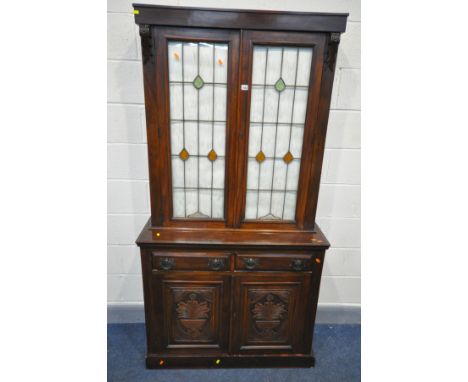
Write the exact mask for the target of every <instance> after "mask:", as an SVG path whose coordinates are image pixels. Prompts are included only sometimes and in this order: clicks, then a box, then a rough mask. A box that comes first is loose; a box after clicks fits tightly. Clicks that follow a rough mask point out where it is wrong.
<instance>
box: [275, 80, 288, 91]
mask: <svg viewBox="0 0 468 382" xmlns="http://www.w3.org/2000/svg"><path fill="white" fill-rule="evenodd" d="M275 89H276V90H278V91H279V92H280V93H281V92H282V91H283V90H284V89H286V84H285V83H284V81H283V79H282V78H280V79H279V80H278V81H276V84H275Z"/></svg>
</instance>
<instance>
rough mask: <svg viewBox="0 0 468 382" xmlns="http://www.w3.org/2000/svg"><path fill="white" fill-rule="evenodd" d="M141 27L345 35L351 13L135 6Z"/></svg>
mask: <svg viewBox="0 0 468 382" xmlns="http://www.w3.org/2000/svg"><path fill="white" fill-rule="evenodd" d="M133 8H134V9H135V10H138V12H139V13H138V14H137V15H135V21H136V23H137V24H156V25H171V26H181V27H197V28H230V29H263V30H281V31H301V32H344V31H345V30H346V19H347V17H348V13H316V12H285V11H266V10H262V11H257V10H249V9H242V10H240V9H237V10H236V9H217V8H190V7H168V6H161V5H146V4H133Z"/></svg>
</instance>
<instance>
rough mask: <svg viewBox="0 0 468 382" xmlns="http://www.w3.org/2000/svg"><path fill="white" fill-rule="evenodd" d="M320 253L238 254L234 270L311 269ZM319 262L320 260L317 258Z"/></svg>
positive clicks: (301, 270)
mask: <svg viewBox="0 0 468 382" xmlns="http://www.w3.org/2000/svg"><path fill="white" fill-rule="evenodd" d="M320 255H321V253H320V254H317V255H311V254H257V253H256V254H248V253H246V254H239V255H237V256H236V263H235V267H236V270H242V271H293V272H307V271H309V272H310V271H312V269H313V266H314V264H315V260H316V258H320ZM318 261H319V262H320V261H321V260H318Z"/></svg>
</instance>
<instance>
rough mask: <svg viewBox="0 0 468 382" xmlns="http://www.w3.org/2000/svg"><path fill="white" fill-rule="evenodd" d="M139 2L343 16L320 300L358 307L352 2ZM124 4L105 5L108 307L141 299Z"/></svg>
mask: <svg viewBox="0 0 468 382" xmlns="http://www.w3.org/2000/svg"><path fill="white" fill-rule="evenodd" d="M138 2H141V3H151V4H164V5H181V6H206V7H216V8H220V7H226V8H254V9H277V10H291V11H321V12H349V13H350V16H349V18H348V25H347V30H346V33H344V34H343V35H342V38H341V43H340V48H339V52H338V62H337V70H336V77H335V83H334V89H333V97H332V105H331V109H332V110H331V112H330V121H329V129H328V136H327V144H326V152H325V158H324V165H323V172H322V185H321V189H320V195H319V207H318V212H317V221H318V223H319V225H320V226H321V228H322V229H323V231H324V232H325V234H326V235H327V237H328V239H329V241H330V242H331V244H332V248H331V249H330V250H329V251H328V252H327V257H326V261H325V268H324V275H323V279H322V287H321V291H320V302H321V303H331V304H360V295H361V277H360V276H361V269H360V268H361V264H360V256H361V255H360V245H361V244H360V243H361V242H360V234H361V233H360V210H361V205H360V204H361V202H360V191H361V188H360V183H361V171H360V116H361V113H360V109H361V97H360V92H361V87H360V80H361V70H360V68H361V58H360V57H361V48H360V35H361V22H360V2H359V0H350V1H345V0H304V1H300V0H288V1H284V0H237V1H235V2H234V1H233V2H229V1H221V0H217V1H216V0H212V1H209V0H200V1H143V0H140V1H138ZM131 3H132V2H131V1H130V0H108V16H107V22H108V48H107V49H108V74H107V76H108V85H107V86H108V96H107V97H108V255H107V264H108V268H107V272H108V292H107V293H108V297H107V298H108V302H109V303H112V304H114V303H117V304H118V303H122V304H125V303H135V302H142V301H143V292H142V281H141V271H140V259H139V252H138V248H137V246H136V245H135V244H134V242H135V239H136V237H137V235H138V234H139V232H140V230H141V228H142V227H143V225H144V223H145V222H146V221H147V219H148V217H149V189H148V164H147V152H146V132H145V115H144V108H143V102H144V101H143V82H142V66H141V60H140V45H139V44H140V41H139V36H138V30H137V27H136V25H135V23H134V16H133V8H132V6H131Z"/></svg>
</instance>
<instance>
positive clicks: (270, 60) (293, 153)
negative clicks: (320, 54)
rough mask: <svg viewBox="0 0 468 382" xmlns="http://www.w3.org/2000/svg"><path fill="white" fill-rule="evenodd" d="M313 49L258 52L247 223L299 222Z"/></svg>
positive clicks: (265, 48) (270, 48) (271, 48)
mask: <svg viewBox="0 0 468 382" xmlns="http://www.w3.org/2000/svg"><path fill="white" fill-rule="evenodd" d="M311 64H312V48H306V47H282V46H261V45H256V46H254V49H253V69H252V90H251V105H250V126H249V131H250V132H249V151H248V167H247V198H246V208H245V219H246V220H272V221H279V220H288V221H291V220H294V219H295V212H296V199H297V189H298V183H299V170H300V162H301V154H302V141H303V135H304V124H305V117H306V110H307V99H308V92H309V80H310V71H311Z"/></svg>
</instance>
